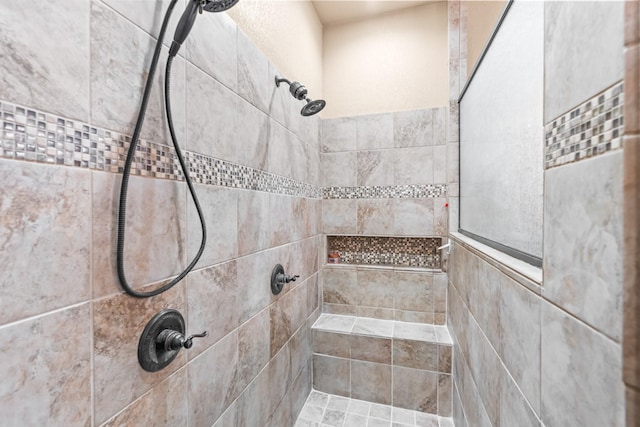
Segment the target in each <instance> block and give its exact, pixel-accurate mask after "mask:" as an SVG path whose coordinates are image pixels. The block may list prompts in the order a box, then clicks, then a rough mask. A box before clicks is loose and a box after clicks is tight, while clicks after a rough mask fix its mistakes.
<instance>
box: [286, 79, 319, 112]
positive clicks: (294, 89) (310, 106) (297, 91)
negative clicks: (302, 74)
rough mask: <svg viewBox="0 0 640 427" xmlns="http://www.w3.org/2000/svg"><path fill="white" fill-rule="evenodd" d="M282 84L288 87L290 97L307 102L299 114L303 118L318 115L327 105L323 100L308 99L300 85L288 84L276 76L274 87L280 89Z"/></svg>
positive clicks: (288, 82) (296, 83) (305, 89)
mask: <svg viewBox="0 0 640 427" xmlns="http://www.w3.org/2000/svg"><path fill="white" fill-rule="evenodd" d="M283 82H284V83H286V84H288V85H289V92H290V93H291V96H293V97H294V98H295V99H298V100H300V101H302V100H305V101H307V104H306V105H305V106H304V107H302V110H300V114H302V115H303V116H305V117H308V116H312V115H314V114H316V113H319V112H320V111H321V110H322V109H323V108H324V107H325V105H327V102H326V101H325V100H324V99H316V100H315V101H314V100H312V99H310V98H308V97H307V88H306V87H305V86H304V85H303V84H302V83H300V82H290V81H289V80H287V79H285V78H282V79H281V78H278V76H276V87H280V83H283Z"/></svg>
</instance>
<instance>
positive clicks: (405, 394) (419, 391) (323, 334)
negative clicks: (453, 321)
mask: <svg viewBox="0 0 640 427" xmlns="http://www.w3.org/2000/svg"><path fill="white" fill-rule="evenodd" d="M311 329H312V334H313V383H314V388H315V389H316V390H319V391H323V392H326V393H332V394H338V395H341V396H346V397H350V398H354V399H360V400H366V401H370V402H375V403H381V404H385V405H392V406H394V407H399V408H406V409H412V410H417V411H422V412H427V413H431V414H438V415H440V416H445V417H450V416H451V393H452V391H451V387H452V386H451V358H452V347H453V342H452V340H451V336H450V335H449V331H448V330H447V327H446V326H439V325H432V324H424V323H409V322H402V321H396V320H381V319H373V318H366V317H356V316H344V315H335V314H326V313H325V314H322V315H321V316H320V317H319V318H318V320H317V321H316V322H315V323H314V325H313V326H312V328H311Z"/></svg>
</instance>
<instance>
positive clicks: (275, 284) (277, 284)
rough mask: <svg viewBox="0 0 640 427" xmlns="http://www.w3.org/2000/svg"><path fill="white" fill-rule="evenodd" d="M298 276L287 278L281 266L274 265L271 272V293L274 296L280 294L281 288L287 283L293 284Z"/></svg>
mask: <svg viewBox="0 0 640 427" xmlns="http://www.w3.org/2000/svg"><path fill="white" fill-rule="evenodd" d="M298 277H300V275H298V274H296V275H295V276H287V275H286V274H285V273H284V267H283V266H282V265H281V264H276V266H275V267H273V271H272V272H271V292H272V293H273V294H274V295H278V294H279V293H280V292H282V288H283V287H284V285H286V284H287V283H289V282H295V281H296V279H297V278H298Z"/></svg>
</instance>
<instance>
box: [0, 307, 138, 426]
mask: <svg viewBox="0 0 640 427" xmlns="http://www.w3.org/2000/svg"><path fill="white" fill-rule="evenodd" d="M90 322H91V312H90V306H89V304H82V305H79V306H75V307H73V308H68V309H65V310H61V311H58V312H55V313H52V314H48V315H45V316H41V317H38V318H34V319H29V320H26V321H23V322H19V323H14V324H12V325H9V326H5V327H3V328H2V329H0V338H1V339H2V341H3V342H5V343H10V345H3V346H2V349H1V350H0V355H1V356H2V358H3V360H4V361H5V363H3V364H2V367H0V374H1V375H2V383H3V387H2V391H0V413H2V414H3V421H2V422H3V423H6V424H7V425H16V426H18V425H47V424H56V425H65V426H86V425H88V424H90V423H91V405H92V402H91V365H90V362H91V329H90ZM69 349H73V351H69ZM134 354H135V353H134ZM134 357H135V356H134Z"/></svg>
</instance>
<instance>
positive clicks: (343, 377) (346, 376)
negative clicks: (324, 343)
mask: <svg viewBox="0 0 640 427" xmlns="http://www.w3.org/2000/svg"><path fill="white" fill-rule="evenodd" d="M313 388H314V389H316V390H319V391H322V392H325V393H329V394H337V395H340V396H347V397H350V396H351V362H350V360H349V359H342V358H337V357H330V356H321V355H318V354H314V355H313Z"/></svg>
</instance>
